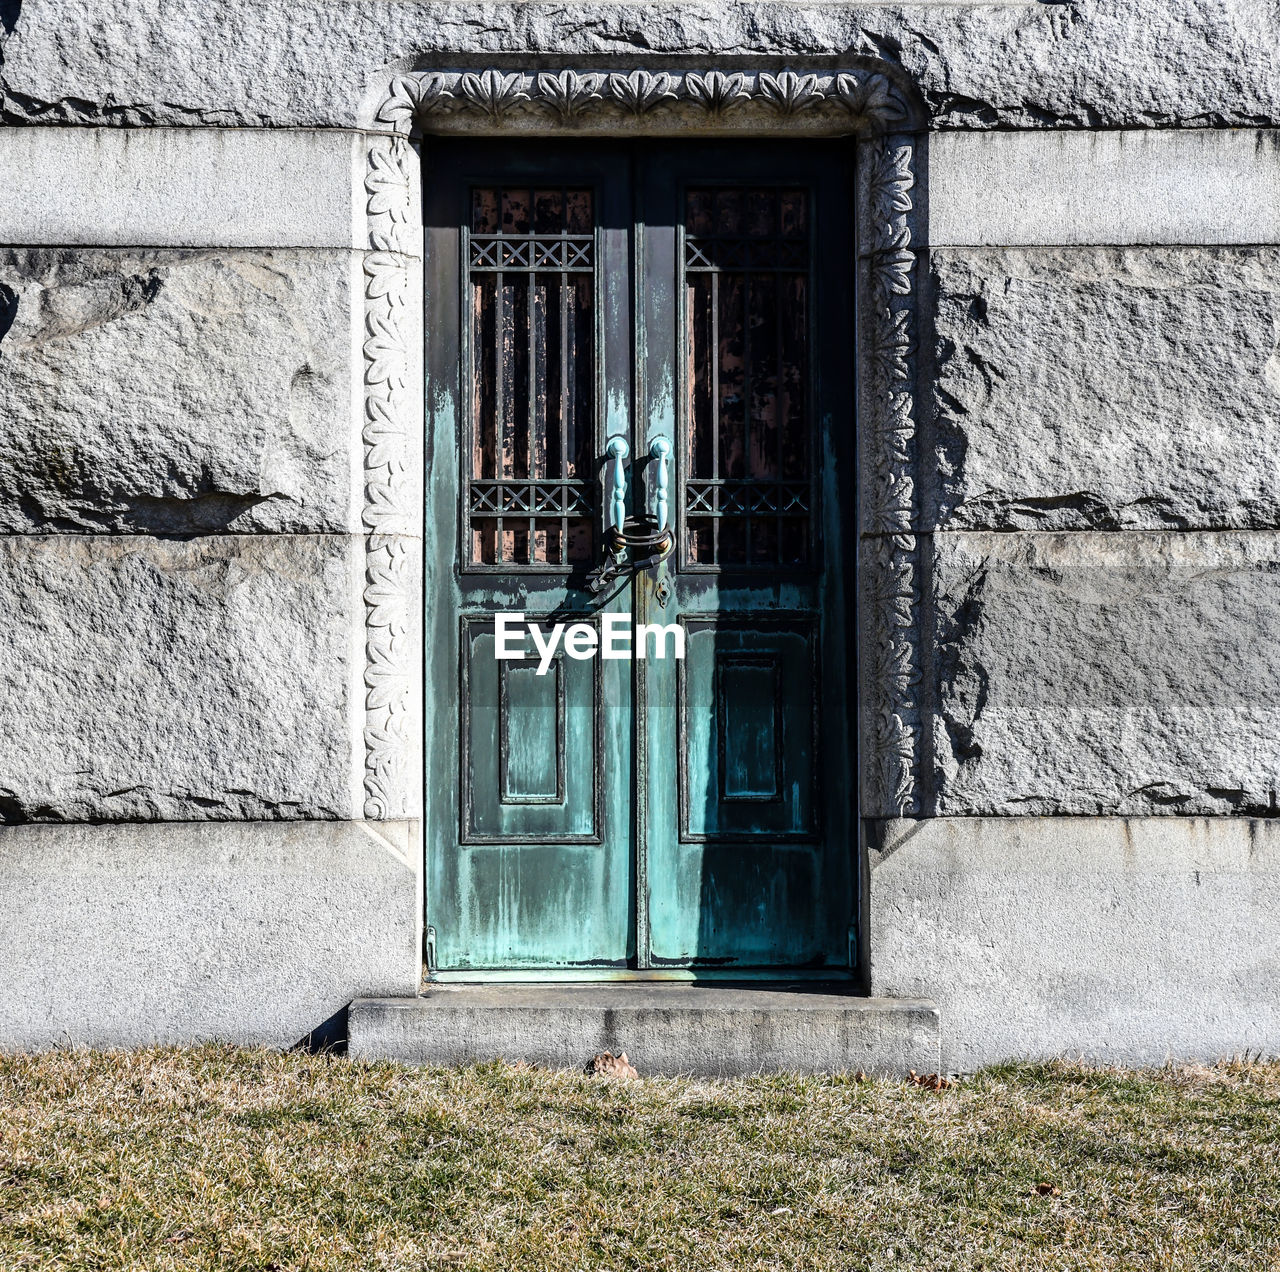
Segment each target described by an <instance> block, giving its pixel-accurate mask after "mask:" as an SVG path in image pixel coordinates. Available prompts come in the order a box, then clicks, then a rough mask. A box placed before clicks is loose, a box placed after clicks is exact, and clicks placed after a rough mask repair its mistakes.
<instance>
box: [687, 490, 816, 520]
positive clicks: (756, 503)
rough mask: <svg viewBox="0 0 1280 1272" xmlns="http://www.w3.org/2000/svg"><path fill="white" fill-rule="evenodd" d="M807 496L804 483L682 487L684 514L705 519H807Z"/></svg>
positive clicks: (807, 491)
mask: <svg viewBox="0 0 1280 1272" xmlns="http://www.w3.org/2000/svg"><path fill="white" fill-rule="evenodd" d="M809 493H810V492H809V483H808V482H807V481H806V482H780V481H778V482H768V481H725V482H714V481H690V482H686V483H685V511H686V512H687V513H690V514H694V513H697V514H700V515H703V516H708V517H740V516H756V515H761V514H765V515H776V516H779V517H807V516H808V515H809Z"/></svg>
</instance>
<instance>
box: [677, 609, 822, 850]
mask: <svg viewBox="0 0 1280 1272" xmlns="http://www.w3.org/2000/svg"><path fill="white" fill-rule="evenodd" d="M684 626H685V630H686V631H687V633H688V636H687V638H686V641H685V649H686V653H685V660H684V662H683V664H681V665H680V666H679V667H678V669H677V678H678V694H679V701H678V706H679V721H680V731H679V738H680V751H679V764H680V773H679V776H680V799H681V819H680V839H681V842H683V843H695V842H698V841H708V840H716V839H744V838H745V839H766V840H769V841H770V842H780V841H782V840H795V839H808V840H813V839H816V838H817V835H818V806H817V799H816V795H817V782H816V766H815V759H816V747H817V740H818V739H817V726H818V703H817V701H816V699H815V695H814V686H815V684H816V673H817V647H816V637H817V632H816V624H814V623H813V622H812V621H810V620H807V619H805V618H797V619H793V620H774V621H771V622H770V621H764V620H753V619H751V618H750V617H747V616H744V615H741V614H736V615H735V614H725V615H715V616H710V615H705V616H700V617H697V616H695V617H690V618H687V619H686V620H685V624H684Z"/></svg>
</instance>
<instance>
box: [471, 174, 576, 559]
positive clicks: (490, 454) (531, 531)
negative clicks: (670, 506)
mask: <svg viewBox="0 0 1280 1272" xmlns="http://www.w3.org/2000/svg"><path fill="white" fill-rule="evenodd" d="M594 224H595V216H594V200H593V196H592V192H591V191H590V190H577V189H568V188H565V187H558V188H550V189H529V188H506V187H484V188H478V189H475V190H473V191H472V197H471V225H470V234H469V242H468V249H467V280H468V287H469V288H470V291H471V298H472V313H471V323H472V327H471V357H470V375H471V386H472V410H471V457H470V471H469V473H468V474H467V516H468V519H469V526H470V535H469V540H470V562H471V564H472V565H473V566H479V567H481V568H483V567H485V566H498V567H501V568H503V569H520V568H521V567H523V568H525V569H530V570H545V569H548V568H551V569H555V568H568V567H572V566H574V565H577V564H578V563H580V562H587V561H590V560H591V559H592V557H593V537H594V525H595V505H594V498H595V485H596V483H595V481H594V480H593V477H594V474H593V472H592V470H591V456H592V438H593V436H594V433H595V389H594V384H595V379H594V364H595V310H594V304H595V302H594V297H595V290H596V289H595V236H594Z"/></svg>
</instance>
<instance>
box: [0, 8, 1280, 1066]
mask: <svg viewBox="0 0 1280 1272" xmlns="http://www.w3.org/2000/svg"><path fill="white" fill-rule="evenodd" d="M0 19H2V20H3V28H2V32H0V109H2V112H3V114H2V124H3V126H2V127H0V159H2V160H3V171H4V173H5V180H4V181H3V183H0V234H2V240H3V241H2V243H0V442H2V444H0V614H3V616H4V622H3V625H2V626H0V642H2V645H0V647H2V649H3V656H2V657H0V884H2V885H3V886H0V916H2V923H0V929H2V931H3V935H0V950H2V951H3V963H4V965H5V966H6V967H7V968H8V969H9V976H8V978H7V983H6V987H5V989H4V991H3V993H0V1047H5V1048H37V1047H47V1046H54V1045H65V1044H87V1045H94V1046H115V1045H137V1044H145V1043H150V1042H157V1041H159V1042H177V1041H182V1042H185V1041H194V1040H200V1039H207V1038H222V1039H229V1040H235V1041H244V1042H250V1043H266V1044H269V1045H273V1046H288V1045H292V1044H295V1043H298V1042H302V1041H307V1040H310V1041H311V1042H312V1043H313V1044H314V1043H319V1042H325V1041H337V1040H345V1039H347V1038H348V1037H349V1038H350V1044H351V1047H352V1050H353V1051H355V1052H357V1053H359V1054H363V1055H370V1056H372V1055H401V1056H405V1057H407V1058H411V1059H428V1060H430V1059H437V1060H458V1059H467V1058H471V1057H474V1056H480V1055H486V1054H504V1055H508V1056H509V1057H512V1058H514V1057H516V1056H518V1055H522V1054H525V1055H528V1057H529V1058H534V1059H539V1060H541V1061H543V1062H556V1061H558V1060H563V1061H564V1062H566V1063H568V1062H572V1061H573V1060H574V1059H575V1056H576V1051H577V1050H581V1051H582V1056H581V1057H580V1058H585V1057H586V1056H588V1055H590V1054H591V1053H592V1052H593V1051H596V1050H602V1049H604V1048H605V1047H606V1046H611V1047H612V1046H615V1045H616V1046H617V1047H618V1048H622V1047H625V1048H627V1049H628V1051H629V1053H630V1054H631V1056H632V1059H633V1060H635V1061H636V1062H637V1063H638V1064H640V1066H641V1068H642V1069H643V1068H644V1062H645V1059H646V1057H645V1054H644V1046H645V1044H646V1043H647V1045H648V1046H649V1048H650V1053H649V1056H648V1057H647V1059H648V1061H649V1068H650V1071H654V1070H656V1069H668V1070H675V1071H681V1070H685V1069H700V1070H702V1071H707V1072H719V1071H723V1072H733V1071H743V1070H748V1069H752V1068H756V1067H761V1066H766V1067H767V1066H769V1065H770V1064H784V1063H785V1062H787V1061H788V1060H795V1059H796V1057H800V1058H801V1060H800V1061H798V1062H801V1063H806V1064H809V1065H811V1066H813V1067H819V1068H832V1067H849V1068H867V1069H872V1068H879V1069H886V1070H895V1069H906V1068H914V1069H916V1070H917V1071H935V1070H948V1069H949V1070H967V1069H972V1068H974V1067H976V1066H978V1065H981V1064H984V1063H989V1062H992V1061H997V1060H1002V1059H1008V1058H1019V1057H1030V1056H1035V1057H1043V1056H1055V1055H1063V1054H1071V1055H1079V1054H1083V1055H1086V1056H1090V1057H1095V1058H1099V1059H1105V1060H1116V1061H1125V1062H1139V1063H1159V1062H1160V1061H1163V1060H1164V1059H1165V1058H1167V1057H1175V1058H1192V1057H1195V1058H1208V1057H1217V1056H1226V1055H1231V1054H1234V1053H1239V1052H1244V1051H1262V1052H1266V1053H1274V1052H1276V1051H1278V1050H1280V991H1278V990H1277V988H1276V986H1277V984H1278V983H1280V831H1277V829H1276V825H1277V823H1276V820H1275V819H1276V813H1277V788H1278V783H1280V701H1278V696H1280V691H1278V690H1277V687H1276V680H1277V677H1276V671H1277V667H1278V666H1280V496H1278V495H1277V493H1276V488H1277V482H1276V470H1277V457H1278V455H1280V65H1278V61H1277V59H1278V57H1280V54H1278V53H1277V50H1280V14H1277V12H1276V11H1275V7H1274V6H1273V5H1269V4H1265V3H1263V0H1235V2H1231V0H1218V2H1217V3H1211V2H1209V0H1203V2H1197V3H1190V4H1178V5H1175V4H1170V3H1165V4H1156V5H1150V4H1147V5H1139V4H1136V3H1121V4H1103V3H1101V2H1100V0H1099V2H1095V0H1074V2H1067V3H1038V2H1021V0H1020V2H1016V3H981V4H974V3H964V2H961V0H948V2H946V3H915V4H881V3H865V4H855V3H827V4H821V3H813V4H810V3H803V2H800V0H785V2H782V0H779V2H776V3H737V4H727V5H722V4H712V3H698V2H694V3H681V4H673V3H667V2H666V0H650V2H649V3H640V2H636V3H609V4H596V3H585V4H575V5H564V4H544V3H538V2H534V0H528V2H523V3H460V2H459V3H455V2H452V0H398V2H391V0H353V2H351V3H326V2H323V0H312V2H310V3H306V2H304V3H291V4H287V5H286V4H283V3H277V2H275V0H271V2H268V3H263V4H255V5H239V4H232V3H228V2H226V0H212V2H209V0H206V2H203V3H200V4H194V3H185V2H184V3H171V2H168V0H166V2H163V3H162V2H161V0H122V2H121V3H119V4H117V5H115V6H112V7H110V9H107V8H101V7H100V6H95V5H91V4H85V3H83V2H82V0H16V2H14V0H10V2H9V3H7V4H0ZM509 615H518V616H519V620H520V623H521V624H523V626H522V627H520V628H519V630H517V626H516V624H515V621H514V619H513V620H512V622H511V624H510V630H511V632H513V633H514V634H513V635H511V636H510V637H508V636H507V634H506V631H507V629H506V627H505V626H504V624H505V623H506V621H507V620H506V618H505V617H504V616H509ZM635 624H644V625H650V626H651V627H652V628H653V629H654V630H653V633H652V634H653V635H655V636H656V637H657V641H656V642H655V644H654V645H652V646H646V637H645V634H644V632H642V631H638V630H637V629H636V628H635ZM557 625H558V626H557ZM624 627H625V629H626V631H627V632H628V633H630V635H629V636H628V639H629V640H631V641H632V644H631V645H630V646H629V647H628V648H629V653H628V655H627V656H626V657H623V656H618V657H613V656H612V651H613V649H614V646H613V645H612V644H611V642H612V640H613V636H614V632H615V629H616V630H617V631H619V632H621V631H622V629H623V628H624ZM575 629H576V630H575ZM664 632H666V633H667V634H668V635H669V636H670V638H671V639H670V640H669V641H668V648H667V649H666V652H665V656H659V653H660V652H662V647H661V642H662V640H663V633H664ZM522 633H523V634H522ZM553 635H554V640H555V642H556V643H555V644H554V646H553V645H552V644H551V643H549V642H550V641H551V639H552V636H553ZM509 642H514V643H509ZM642 650H646V652H645V654H644V656H641V651H642ZM606 651H609V652H610V654H611V656H609V657H606V656H604V654H605V652H606ZM677 654H679V655H680V656H677ZM1273 660H1274V661H1273ZM423 991H425V992H423ZM637 1053H639V1054H637Z"/></svg>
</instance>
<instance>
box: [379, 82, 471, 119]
mask: <svg viewBox="0 0 1280 1272" xmlns="http://www.w3.org/2000/svg"><path fill="white" fill-rule="evenodd" d="M452 96H453V95H452V94H451V93H450V92H448V91H447V90H446V89H445V86H444V76H443V75H398V76H397V77H396V78H395V79H393V80H392V81H391V87H390V89H389V90H388V93H387V96H386V98H385V100H384V101H383V103H382V105H381V106H380V107H379V108H378V113H377V115H376V116H375V118H376V119H379V120H381V121H382V122H383V123H384V124H392V125H394V126H395V127H396V128H397V129H399V130H405V129H408V128H409V127H410V126H411V125H412V124H413V121H414V120H415V119H417V118H419V117H420V116H422V115H428V114H430V113H431V112H432V111H436V110H440V109H442V108H444V107H445V106H447V105H448V103H449V101H450V100H451V98H452Z"/></svg>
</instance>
